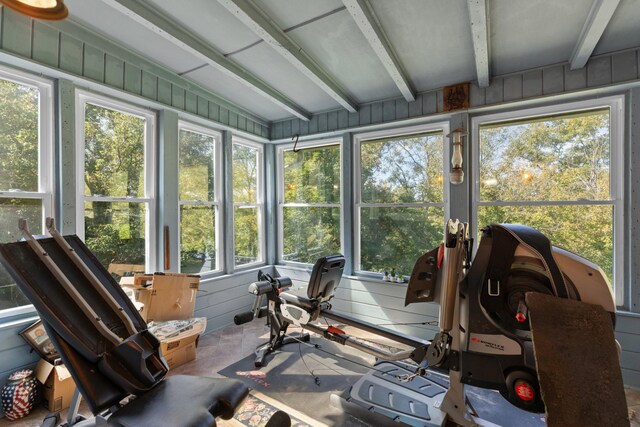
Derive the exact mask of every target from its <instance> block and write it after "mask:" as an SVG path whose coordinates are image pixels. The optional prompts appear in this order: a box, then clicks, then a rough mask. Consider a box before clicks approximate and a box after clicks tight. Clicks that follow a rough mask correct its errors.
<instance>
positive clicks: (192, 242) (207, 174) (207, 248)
mask: <svg viewBox="0 0 640 427" xmlns="http://www.w3.org/2000/svg"><path fill="white" fill-rule="evenodd" d="M220 147H221V144H220V134H219V133H216V132H213V131H211V130H209V129H206V128H202V127H198V126H195V125H191V124H186V123H182V124H181V125H180V132H179V154H178V157H179V204H180V271H181V272H183V273H190V274H194V273H205V272H209V271H217V270H221V269H222V260H221V256H220V254H221V252H220V233H219V232H218V230H220V224H222V222H221V215H220V200H221V195H222V186H221V184H222V180H221V178H220V172H221V170H222V169H221V167H220V159H221V153H220Z"/></svg>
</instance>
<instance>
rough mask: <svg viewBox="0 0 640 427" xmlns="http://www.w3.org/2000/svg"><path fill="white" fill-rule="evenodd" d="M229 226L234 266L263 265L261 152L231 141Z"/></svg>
mask: <svg viewBox="0 0 640 427" xmlns="http://www.w3.org/2000/svg"><path fill="white" fill-rule="evenodd" d="M233 225H234V245H235V265H236V266H242V265H248V264H253V263H257V262H261V261H263V255H262V253H263V250H262V247H263V241H262V239H263V233H262V229H263V225H262V148H261V147H259V146H257V145H253V144H249V143H248V142H243V141H240V140H237V139H235V138H234V143H233Z"/></svg>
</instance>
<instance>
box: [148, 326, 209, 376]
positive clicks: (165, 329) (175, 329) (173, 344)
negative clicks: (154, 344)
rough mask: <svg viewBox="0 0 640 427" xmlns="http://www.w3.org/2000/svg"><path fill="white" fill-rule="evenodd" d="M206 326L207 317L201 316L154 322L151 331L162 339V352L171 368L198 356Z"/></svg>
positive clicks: (150, 327)
mask: <svg viewBox="0 0 640 427" xmlns="http://www.w3.org/2000/svg"><path fill="white" fill-rule="evenodd" d="M206 327H207V319H206V318H205V317H199V318H195V319H189V320H182V321H169V322H153V323H151V324H150V325H149V331H150V332H151V333H153V334H154V335H156V337H158V339H159V340H160V352H161V353H162V356H163V357H164V358H165V360H166V361H167V364H168V365H169V369H173V368H175V367H177V366H180V365H183V364H185V363H187V362H190V361H192V360H194V359H195V358H196V348H197V347H198V341H199V338H200V334H202V332H204V330H205V329H206Z"/></svg>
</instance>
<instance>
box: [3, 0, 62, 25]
mask: <svg viewBox="0 0 640 427" xmlns="http://www.w3.org/2000/svg"><path fill="white" fill-rule="evenodd" d="M0 4H3V5H5V6H7V7H8V8H10V9H13V10H15V11H16V12H19V13H21V14H23V15H27V16H30V17H32V18H36V19H46V20H49V21H59V20H62V19H64V18H66V17H67V15H69V10H68V9H67V6H65V5H64V2H63V0H0Z"/></svg>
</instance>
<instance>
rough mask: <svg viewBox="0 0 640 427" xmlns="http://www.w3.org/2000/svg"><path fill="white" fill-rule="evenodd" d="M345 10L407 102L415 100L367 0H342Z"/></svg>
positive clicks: (412, 91) (401, 68)
mask: <svg viewBox="0 0 640 427" xmlns="http://www.w3.org/2000/svg"><path fill="white" fill-rule="evenodd" d="M342 3H343V4H344V5H345V6H346V8H347V11H348V12H349V13H350V14H351V17H353V20H354V21H355V23H356V25H357V26H358V28H360V31H361V32H362V34H363V35H364V37H365V39H367V42H369V45H370V46H371V48H372V49H373V51H374V52H375V54H376V56H377V57H378V59H380V61H381V62H382V65H384V68H385V69H386V70H387V73H389V75H390V76H391V78H392V79H393V81H394V83H395V84H396V86H397V87H398V89H399V90H400V92H401V93H402V96H404V99H406V100H407V102H413V101H415V100H416V93H415V90H414V89H413V87H412V86H411V82H410V81H409V79H408V78H407V74H406V72H405V71H404V69H403V67H402V64H401V63H400V60H399V59H398V56H397V55H396V53H395V51H394V49H393V47H392V46H391V43H390V42H389V39H388V38H387V35H386V34H385V33H384V30H383V29H382V26H381V25H380V21H379V20H378V17H377V16H376V14H375V12H374V11H373V8H372V7H371V4H370V3H369V1H368V0H342Z"/></svg>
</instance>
